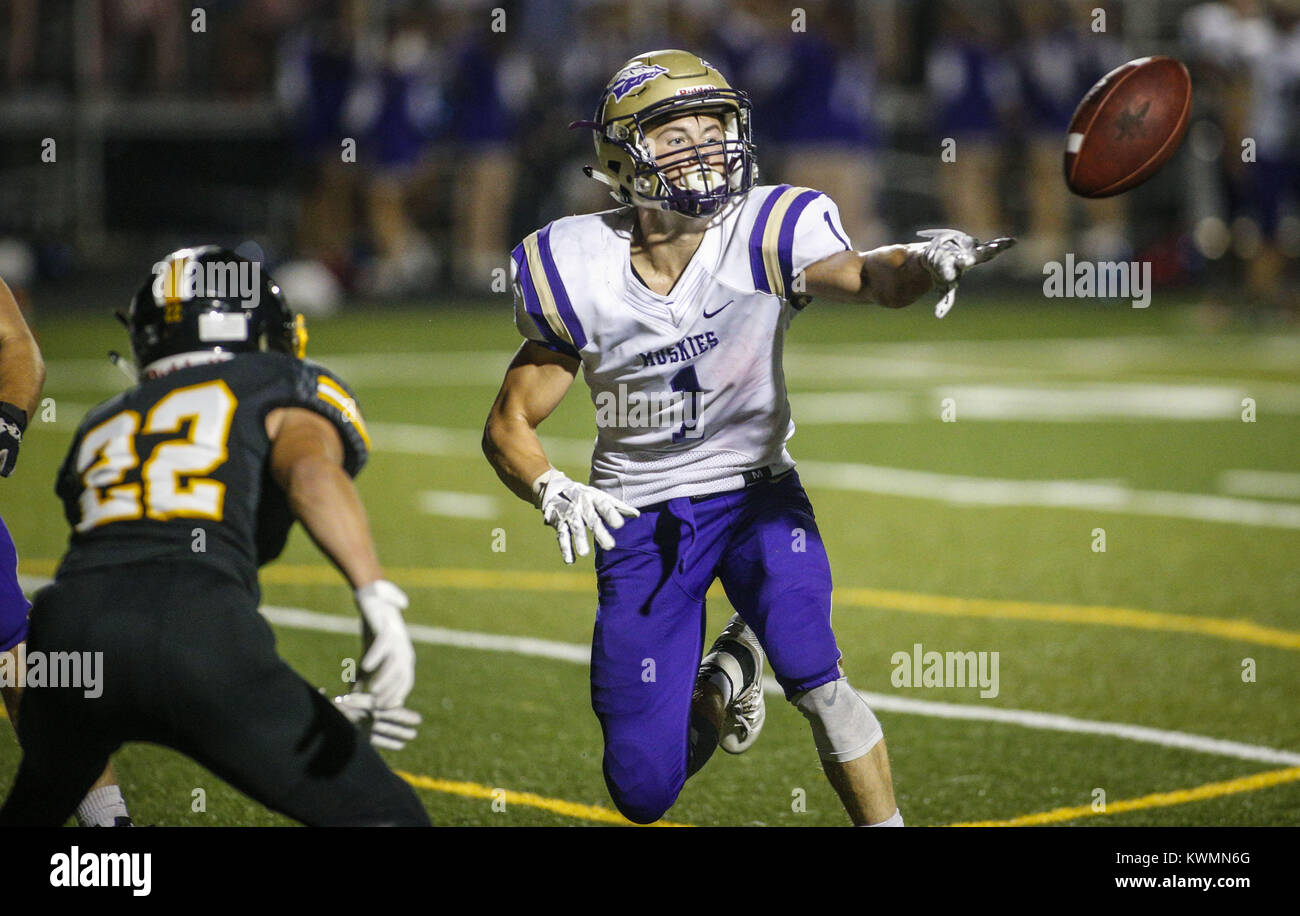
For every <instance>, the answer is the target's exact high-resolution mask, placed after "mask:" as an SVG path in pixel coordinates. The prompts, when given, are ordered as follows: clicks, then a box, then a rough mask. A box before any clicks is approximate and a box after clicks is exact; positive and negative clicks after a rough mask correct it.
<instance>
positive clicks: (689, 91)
mask: <svg viewBox="0 0 1300 916" xmlns="http://www.w3.org/2000/svg"><path fill="white" fill-rule="evenodd" d="M694 112H707V113H710V114H716V115H717V117H718V118H719V120H721V122H722V128H723V137H724V139H722V140H719V141H712V142H708V143H701V144H699V145H698V146H694V147H691V148H690V149H687V150H682V151H680V152H678V151H674V152H673V154H672V155H671V156H668V157H661V158H660V159H659V160H658V161H656V159H655V156H654V153H653V151H652V149H651V145H650V143H649V142H648V141H647V139H646V131H647V130H650V129H652V128H654V127H657V126H658V125H660V124H662V123H664V122H665V121H670V120H672V119H674V118H678V117H681V116H682V115H683V114H688V113H694ZM750 112H751V108H750V104H749V97H748V96H747V95H745V93H743V92H741V91H739V90H737V89H733V88H731V85H730V84H729V83H728V82H727V81H726V79H725V78H724V77H723V76H722V74H721V73H719V72H718V70H717V68H715V67H714V66H713V65H712V64H710V63H709V62H708V61H705V60H702V59H701V58H699V57H696V56H695V55H694V54H691V53H690V52H688V51H650V52H647V53H645V54H638V55H636V56H635V57H633V58H632V59H631V60H629V61H628V62H627V63H625V64H623V66H622V67H620V68H619V70H618V72H617V73H615V74H614V78H613V79H611V80H610V81H609V84H608V85H607V86H606V87H605V91H604V92H603V93H602V94H601V98H600V105H599V107H598V108H597V109H596V118H595V120H594V121H575V122H574V123H573V124H572V125H570V126H571V127H589V128H591V129H592V130H593V131H594V132H595V135H596V167H595V168H594V169H593V168H592V167H591V166H587V167H586V168H585V169H584V170H583V171H585V172H586V173H587V174H588V175H589V176H591V177H592V178H595V179H597V180H598V181H602V182H604V183H605V184H607V185H609V187H610V191H611V194H612V195H613V197H614V199H615V200H617V201H619V202H620V203H622V204H625V205H630V206H637V207H655V208H661V209H665V210H676V211H677V212H679V213H685V214H687V215H689V216H707V215H709V214H712V213H714V212H715V211H716V210H717V209H718V208H719V207H720V206H721V205H722V204H723V203H724V202H726V201H727V200H729V199H731V198H732V197H734V196H736V195H739V194H744V193H745V192H746V191H748V190H749V189H750V188H752V187H753V186H754V184H755V183H756V182H757V180H758V167H757V164H756V163H755V161H754V144H753V141H752V139H751V133H750ZM711 163H713V164H711ZM714 164H720V165H721V167H722V169H723V172H722V173H721V174H719V172H718V171H717V168H715V166H714ZM670 171H671V172H672V173H673V174H674V178H673V179H672V180H670V179H669V178H668V175H667V173H668V172H670Z"/></svg>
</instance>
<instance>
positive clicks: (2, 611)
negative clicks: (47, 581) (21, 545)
mask: <svg viewBox="0 0 1300 916" xmlns="http://www.w3.org/2000/svg"><path fill="white" fill-rule="evenodd" d="M30 608H31V605H30V604H29V603H28V602H27V598H26V596H25V595H23V590H22V589H21V588H20V587H19V586H18V551H17V550H15V549H14V539H13V538H11V537H10V536H9V529H8V528H6V527H5V523H4V519H0V652H4V651H6V650H7V649H12V648H13V647H14V646H16V645H18V644H19V643H20V642H22V641H23V640H24V639H26V638H27V611H28V610H29V609H30Z"/></svg>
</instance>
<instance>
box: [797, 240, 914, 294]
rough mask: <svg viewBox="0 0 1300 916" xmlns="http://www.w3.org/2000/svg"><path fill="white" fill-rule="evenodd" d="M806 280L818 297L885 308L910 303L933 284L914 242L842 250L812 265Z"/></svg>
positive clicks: (809, 291)
mask: <svg viewBox="0 0 1300 916" xmlns="http://www.w3.org/2000/svg"><path fill="white" fill-rule="evenodd" d="M803 279H804V288H805V290H806V291H807V292H808V293H809V294H810V295H811V296H812V297H813V298H814V299H832V300H836V301H839V302H874V303H876V304H877V305H882V306H884V307H885V308H902V307H903V306H905V305H910V304H911V303H912V302H914V301H915V300H916V298H917V297H918V296H920V295H922V294H923V293H925V291H926V290H928V289H929V288H930V286H931V281H930V274H929V272H928V271H927V270H926V269H925V266H924V265H923V264H922V262H921V258H920V252H919V251H918V250H917V249H915V248H914V247H913V246H911V245H886V246H885V247H883V248H874V249H872V250H871V251H841V252H838V253H837V254H833V255H831V256H830V257H827V258H823V259H822V260H820V261H817V262H816V263H815V264H810V265H809V266H808V267H807V269H806V270H805V271H804V276H803Z"/></svg>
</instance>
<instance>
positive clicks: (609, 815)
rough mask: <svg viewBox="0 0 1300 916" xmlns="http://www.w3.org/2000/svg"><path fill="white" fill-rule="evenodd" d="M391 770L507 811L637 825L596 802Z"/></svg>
mask: <svg viewBox="0 0 1300 916" xmlns="http://www.w3.org/2000/svg"><path fill="white" fill-rule="evenodd" d="M394 772H396V773H397V775H398V776H400V777H402V778H403V779H405V780H406V781H407V782H409V783H410V784H411V785H413V786H415V787H416V788H417V789H428V790H429V791H431V792H446V793H447V794H449V795H460V796H463V797H465V798H481V799H484V800H489V799H491V800H495V799H497V798H500V799H502V800H504V801H505V803H506V808H507V810H508V809H509V806H510V805H526V806H527V807H529V808H540V809H541V810H543V811H550V812H552V813H553V814H560V815H563V816H564V817H575V818H580V819H582V820H584V821H600V822H601V823H605V824H621V825H623V826H624V827H635V826H637V825H636V824H633V823H632V822H631V821H629V820H628V819H627V818H625V817H624V816H623V815H621V814H619V813H618V812H617V811H614V810H612V809H610V808H602V807H600V806H599V805H584V804H581V803H580V802H571V801H565V800H564V799H562V798H547V797H545V796H544V795H534V794H533V793H532V792H515V791H513V790H512V789H493V788H490V787H488V786H484V785H479V784H478V783H476V782H455V781H453V780H450V779H435V778H434V777H432V776H420V775H418V774H416V773H405V772H403V771H402V770H395V771H394ZM498 793H499V794H498ZM649 826H651V827H687V826H690V825H689V824H677V823H673V822H672V821H655V822H654V823H653V824H650V825H649Z"/></svg>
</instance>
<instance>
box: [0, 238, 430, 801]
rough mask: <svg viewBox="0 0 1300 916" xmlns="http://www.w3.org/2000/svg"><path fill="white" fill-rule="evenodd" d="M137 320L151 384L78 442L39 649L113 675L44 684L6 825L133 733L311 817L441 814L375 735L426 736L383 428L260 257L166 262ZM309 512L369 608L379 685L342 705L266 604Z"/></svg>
mask: <svg viewBox="0 0 1300 916" xmlns="http://www.w3.org/2000/svg"><path fill="white" fill-rule="evenodd" d="M120 317H121V316H120ZM123 320H124V323H125V324H126V325H127V328H128V330H129V331H130V334H131V347H132V350H133V352H134V354H135V360H136V364H137V365H138V366H139V367H140V368H139V384H138V385H136V386H135V387H133V388H130V389H129V390H127V391H125V392H123V393H122V394H120V395H118V396H117V397H115V398H112V399H111V400H109V401H106V402H105V403H103V404H100V405H99V406H97V407H95V408H94V409H92V410H91V411H90V412H89V413H88V414H87V415H86V417H85V419H83V420H82V422H81V424H80V426H79V428H78V430H77V433H76V436H75V437H74V439H73V442H72V446H71V448H70V450H69V452H68V456H67V458H66V460H65V461H64V464H63V467H62V468H61V469H60V471H59V475H58V481H57V484H56V491H57V493H58V495H59V497H60V498H61V499H62V500H63V505H64V514H65V516H66V517H67V520H68V523H69V524H70V525H71V527H72V536H71V541H70V544H69V548H68V552H67V554H66V555H65V556H64V558H63V561H62V563H61V564H60V566H59V569H58V572H57V574H56V577H55V581H54V583H53V584H52V585H50V586H49V587H47V588H45V589H43V590H42V591H41V592H39V593H38V594H37V596H36V599H35V605H34V607H33V609H32V613H31V625H30V633H29V636H28V651H29V653H30V652H45V653H53V652H65V653H77V654H79V655H80V654H82V653H88V654H86V655H80V657H85V658H88V659H90V658H93V657H94V654H95V653H102V655H99V656H98V657H99V658H101V659H102V665H101V673H100V677H99V680H100V683H99V684H98V685H97V686H96V688H95V689H94V690H86V689H84V687H83V685H74V686H69V685H67V684H59V685H52V686H46V687H40V688H35V687H32V686H30V685H29V687H28V689H27V691H26V693H25V695H24V698H23V715H22V718H21V719H20V722H19V729H20V735H21V739H22V746H23V760H22V763H21V765H20V767H19V771H18V776H17V778H16V780H15V782H14V787H13V789H12V791H11V792H10V794H9V797H8V799H7V800H6V801H5V804H4V807H3V809H0V824H61V823H63V821H64V820H65V819H66V818H67V816H68V814H69V813H70V812H71V811H72V809H73V807H74V806H75V805H76V803H77V801H78V800H79V799H80V798H81V796H82V795H83V794H84V793H85V791H86V789H87V787H89V786H90V784H91V783H92V782H93V781H94V779H95V777H96V776H97V775H98V774H99V773H100V771H101V770H102V769H103V767H104V764H105V761H107V760H108V757H109V755H110V754H112V753H113V752H114V751H115V750H116V749H117V748H118V747H120V746H121V745H122V744H123V743H124V742H127V741H149V742H153V743H156V744H161V745H165V746H167V747H171V748H173V749H175V750H177V751H180V752H181V753H183V754H186V755H188V756H190V757H192V758H193V759H194V760H196V761H197V762H198V763H200V764H202V765H203V766H204V767H206V768H208V769H209V770H211V771H212V772H213V773H215V774H216V775H217V776H219V777H221V778H222V779H224V780H226V781H227V782H229V783H230V784H231V785H233V786H234V787H235V788H237V789H239V790H241V791H242V792H244V793H246V794H247V795H249V796H251V797H252V798H254V799H256V800H257V801H259V802H261V803H262V804H264V805H266V806H267V807H268V808H271V809H274V810H276V811H279V812H282V813H284V814H286V815H288V816H289V817H292V818H295V819H296V820H299V821H301V822H303V823H306V824H311V825H381V824H391V825H424V824H428V816H427V814H426V813H425V811H424V808H423V806H422V805H421V804H420V801H419V799H418V798H417V797H416V795H415V793H414V792H413V791H412V789H411V788H410V787H409V786H408V785H407V784H406V783H404V782H403V781H402V780H401V779H399V778H398V777H397V776H396V775H395V774H394V773H393V772H392V771H391V770H390V769H389V768H388V767H387V765H386V764H385V763H384V761H383V759H382V758H380V756H379V755H378V753H376V752H375V750H374V749H373V748H372V747H371V745H370V743H368V741H367V736H369V738H370V740H371V741H373V742H374V743H376V744H379V745H381V746H386V747H390V746H400V744H401V743H402V742H403V741H404V740H406V739H408V738H409V737H411V736H412V735H413V732H411V731H410V729H409V726H410V725H411V724H413V722H412V717H414V714H413V713H410V712H409V711H408V710H405V709H403V708H402V705H403V703H404V702H405V700H406V697H407V695H408V694H409V692H410V690H411V687H412V685H413V683H414V678H415V650H414V648H413V647H412V645H411V640H410V637H409V635H408V634H407V632H406V625H405V623H404V621H403V619H402V613H401V612H402V610H403V609H404V608H405V607H406V604H407V601H406V596H405V595H404V594H403V593H402V592H401V590H400V589H398V588H397V586H395V585H393V584H392V583H391V582H388V581H387V580H385V579H384V577H383V571H382V569H381V567H380V564H379V560H378V557H377V556H376V553H375V547H374V543H373V541H372V539H371V536H370V531H369V526H368V523H367V520H366V515H365V509H364V507H363V506H362V504H361V500H360V498H359V496H358V494H357V491H356V489H355V488H354V487H353V484H352V480H351V477H352V476H353V475H355V474H356V473H357V471H359V470H360V469H361V467H362V465H363V464H364V463H365V461H366V457H367V453H368V450H369V447H370V439H369V435H368V433H367V431H366V427H365V423H364V421H363V420H362V418H361V415H360V413H359V411H358V410H357V406H356V402H355V400H354V399H353V397H352V395H351V393H350V392H349V390H348V388H347V386H346V385H344V383H343V382H342V381H341V380H340V379H338V378H337V377H336V376H334V375H333V374H332V373H330V372H329V371H328V370H326V369H324V368H323V367H321V366H318V365H314V364H312V363H310V362H306V361H304V360H303V359H302V355H303V344H304V342H305V332H304V330H303V327H302V323H301V318H297V319H295V317H294V315H293V314H292V313H291V312H290V311H289V308H288V306H287V305H286V303H285V301H284V298H283V297H282V295H281V293H280V290H279V288H278V287H277V286H276V285H275V284H274V282H272V281H271V279H270V278H269V277H268V276H266V275H265V274H264V273H262V272H261V270H260V265H259V264H256V263H255V262H252V261H249V260H247V259H245V258H242V257H240V256H238V255H236V254H234V253H233V252H230V251H226V250H223V249H220V248H217V247H215V246H206V247H201V248H186V249H182V250H180V251H177V252H174V253H173V254H171V255H169V256H168V257H167V258H166V259H165V260H164V261H161V262H159V263H158V264H157V265H155V270H154V276H153V277H152V278H151V279H150V280H149V281H148V282H146V284H145V285H144V286H143V287H142V288H141V290H140V291H139V293H137V294H136V296H135V298H134V300H133V301H132V303H131V309H130V312H129V314H128V315H126V316H124V318H123ZM295 519H297V520H298V521H301V522H302V524H303V526H304V527H305V528H306V529H307V531H308V533H309V534H310V535H311V537H312V539H313V540H314V541H315V542H316V544H317V546H318V547H319V548H320V549H321V550H322V552H324V553H325V554H326V556H328V557H329V559H330V560H331V561H332V562H333V563H334V564H335V565H336V566H337V567H338V568H339V570H340V571H341V572H342V573H343V575H344V576H345V577H346V578H347V580H348V582H349V583H350V584H351V586H352V588H353V589H354V591H355V596H356V601H357V604H358V607H359V608H360V610H361V615H362V623H363V627H362V629H363V634H364V643H365V655H364V657H363V659H362V662H361V666H360V667H361V673H362V685H361V687H362V688H363V689H362V691H360V692H357V693H353V694H350V695H349V696H348V697H347V698H341V699H342V700H343V701H342V702H339V701H334V702H331V700H329V699H328V698H326V697H325V696H322V695H321V694H320V693H319V692H317V691H316V690H315V689H314V688H313V687H312V686H311V685H310V684H309V683H308V682H307V681H306V680H304V679H303V678H302V677H300V676H299V675H298V674H296V673H295V672H294V671H293V670H292V669H291V668H290V667H289V666H288V665H287V664H286V663H285V662H284V660H283V659H281V658H280V657H279V656H278V655H277V654H276V651H275V640H274V636H273V634H272V632H271V628H270V626H269V625H268V624H267V623H266V621H265V620H264V619H263V618H262V617H261V616H260V615H259V614H258V612H257V607H258V601H259V597H260V593H259V589H258V582H257V569H258V567H259V566H260V565H262V564H263V563H266V562H267V561H269V560H271V559H274V558H275V557H276V556H278V555H279V553H280V551H281V550H282V549H283V548H284V544H285V541H286V539H287V537H288V533H289V528H290V527H291V525H292V524H293V521H294V520H295ZM415 721H418V717H416V718H415ZM354 723H356V724H357V725H359V726H361V729H360V730H359V729H358V728H356V727H354Z"/></svg>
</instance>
